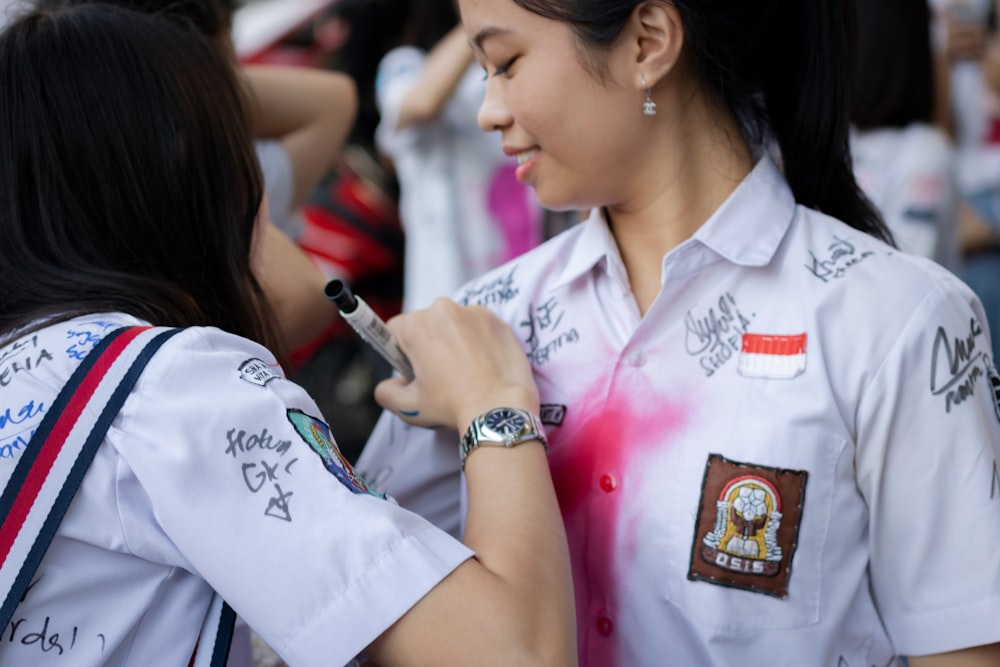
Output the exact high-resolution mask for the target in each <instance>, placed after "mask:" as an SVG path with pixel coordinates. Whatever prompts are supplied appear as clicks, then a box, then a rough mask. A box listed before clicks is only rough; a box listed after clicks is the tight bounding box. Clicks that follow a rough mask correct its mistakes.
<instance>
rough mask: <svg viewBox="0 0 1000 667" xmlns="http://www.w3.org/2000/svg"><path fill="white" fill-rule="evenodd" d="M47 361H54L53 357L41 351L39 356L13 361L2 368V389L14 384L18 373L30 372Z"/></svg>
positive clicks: (0, 379) (0, 375)
mask: <svg viewBox="0 0 1000 667" xmlns="http://www.w3.org/2000/svg"><path fill="white" fill-rule="evenodd" d="M47 361H52V355H51V354H49V351H48V350H41V351H40V352H38V354H34V355H31V356H25V357H22V358H20V359H13V360H11V361H10V362H9V363H7V364H6V365H5V366H4V367H3V368H0V387H6V386H7V385H9V384H10V383H11V382H13V381H14V376H15V375H17V374H18V373H25V372H29V371H31V370H32V369H35V368H37V367H38V366H40V365H41V364H43V363H44V362H47Z"/></svg>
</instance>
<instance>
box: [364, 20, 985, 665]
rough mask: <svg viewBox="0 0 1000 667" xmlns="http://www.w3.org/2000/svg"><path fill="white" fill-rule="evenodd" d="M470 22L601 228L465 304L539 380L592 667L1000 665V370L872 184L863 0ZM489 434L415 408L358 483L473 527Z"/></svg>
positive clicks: (532, 138) (515, 111) (544, 174)
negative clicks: (881, 210)
mask: <svg viewBox="0 0 1000 667" xmlns="http://www.w3.org/2000/svg"><path fill="white" fill-rule="evenodd" d="M459 6H460V10H461V17H462V23H463V26H464V29H465V31H466V34H467V35H468V38H469V40H470V43H471V44H472V46H473V48H474V50H475V53H476V58H477V60H478V62H479V63H480V64H481V65H482V67H483V69H484V71H485V76H486V80H487V89H486V95H485V98H484V101H483V104H482V107H481V109H480V111H479V124H480V126H481V127H482V128H483V129H484V130H486V131H495V132H499V133H500V134H501V135H502V138H503V147H504V150H505V152H506V153H508V154H510V155H516V156H517V159H518V162H519V167H518V170H517V176H518V178H519V179H520V180H521V181H522V182H524V183H527V184H529V185H531V186H532V187H533V188H534V189H535V192H536V194H537V196H538V198H539V200H540V201H541V202H542V204H543V205H545V206H546V207H549V208H552V209H589V210H590V215H589V217H588V218H587V220H586V221H584V222H581V223H580V224H579V225H577V226H576V227H574V228H571V229H569V230H567V231H566V232H564V233H563V234H561V235H559V236H557V237H555V238H554V239H551V240H550V241H548V242H547V243H545V244H543V245H542V246H540V247H539V248H537V249H535V250H533V251H531V252H529V253H528V254H526V255H524V256H523V257H521V258H518V259H516V260H514V261H512V262H510V263H509V264H507V265H506V266H503V267H500V268H499V269H496V270H494V271H492V272H490V273H488V274H487V275H485V276H483V277H482V278H480V279H477V280H474V281H472V282H471V283H469V284H468V285H466V286H465V287H464V288H462V289H461V290H459V292H458V293H456V295H455V297H456V299H457V300H458V301H459V302H460V303H464V304H480V305H484V306H486V307H488V308H490V309H491V310H493V311H494V312H495V313H497V314H498V315H499V317H500V318H501V319H503V320H504V321H506V322H507V323H508V324H509V325H510V326H511V328H512V329H513V330H514V331H515V333H516V334H517V335H518V336H519V338H520V341H521V348H522V350H523V352H524V353H525V354H526V355H527V357H528V359H529V361H530V362H531V365H532V369H533V373H534V378H535V381H536V383H537V385H538V389H539V392H540V395H541V404H542V413H541V420H542V422H543V424H544V425H545V427H546V430H547V436H548V440H549V447H548V458H549V467H550V470H551V474H552V477H553V481H554V483H555V488H556V493H557V495H558V497H559V501H560V508H561V511H562V517H563V521H564V524H565V526H566V530H567V534H568V537H569V545H570V552H571V558H572V565H573V574H574V585H575V599H576V612H577V646H578V653H579V656H580V660H581V663H582V664H584V665H589V666H592V667H613V666H628V667H636V666H638V667H643V666H647V665H649V666H654V665H663V664H667V663H669V664H675V665H684V666H685V667H698V666H705V667H709V666H713V665H744V666H750V665H753V666H756V665H774V664H787V665H810V666H813V665H825V666H830V667H841V666H845V665H865V666H869V665H880V666H881V665H901V664H903V663H902V656H909V664H910V665H912V666H913V667H921V666H924V667H925V666H927V665H941V664H948V665H964V664H967V665H974V664H997V660H1000V648H998V644H997V642H1000V625H998V624H997V623H996V618H997V617H998V615H1000V587H998V586H997V585H996V582H997V581H1000V559H997V558H996V557H995V554H996V553H997V552H998V550H1000V522H998V521H997V512H998V511H1000V477H997V465H998V464H997V461H998V459H1000V406H998V403H997V397H998V388H1000V375H998V374H997V371H996V369H995V367H994V363H993V360H992V359H991V358H990V353H989V350H990V332H989V330H988V327H987V325H986V319H985V316H984V313H983V309H982V306H981V304H980V303H979V301H978V300H977V299H976V297H975V295H974V294H973V293H972V292H971V291H970V290H969V289H968V288H967V287H966V286H965V285H964V284H963V283H961V282H960V281H959V280H958V279H956V278H955V277H954V276H952V275H951V274H949V273H948V272H946V271H945V270H944V269H942V268H941V267H940V266H938V265H936V264H933V263H931V262H929V261H927V260H924V259H922V258H918V257H913V256H910V255H907V254H904V253H902V252H900V251H899V250H897V249H896V248H895V247H894V245H893V242H892V237H891V234H890V233H889V231H888V230H887V228H886V226H885V224H884V223H883V221H882V220H881V219H880V217H879V215H878V214H877V213H876V212H875V210H874V209H873V208H872V206H871V205H870V203H869V202H868V201H867V200H866V198H865V197H864V196H863V195H862V193H861V191H860V190H859V188H858V185H857V184H856V183H855V180H854V177H853V175H852V169H851V162H850V157H849V153H848V129H849V125H848V109H849V103H850V100H849V93H850V91H851V81H850V80H849V78H850V74H851V72H852V68H853V63H852V59H853V57H854V50H853V46H852V36H851V31H852V28H853V14H852V12H853V5H852V3H849V2H841V1H839V0H808V1H807V2H802V1H801V0H787V1H784V2H779V1H777V0H774V1H770V2H766V1H753V0H740V1H738V2H737V1H735V0H459ZM887 38H889V36H887ZM394 382H398V383H400V384H402V383H403V382H404V381H403V380H401V379H396V380H394ZM417 382H418V383H419V378H418V380H417ZM459 435H460V434H457V433H455V432H450V431H448V430H447V429H436V430H421V429H412V428H405V427H404V425H403V424H402V423H401V422H400V421H399V419H398V417H396V416H395V415H392V414H389V413H386V414H385V415H383V417H382V419H381V421H380V422H379V425H378V426H377V427H376V430H375V432H374V433H373V435H372V437H371V439H370V440H369V443H368V445H367V447H366V449H365V451H364V452H363V454H362V457H361V459H360V461H359V468H360V469H361V470H362V471H363V472H365V473H366V476H367V478H368V479H370V480H372V481H373V483H375V484H376V486H377V487H378V488H379V489H380V490H383V491H387V492H388V493H390V494H392V495H393V496H395V497H396V498H397V500H398V501H399V502H400V503H401V504H402V505H403V506H405V507H409V508H411V509H415V510H417V511H418V512H420V513H423V514H424V515H426V516H428V517H429V518H431V520H432V521H434V522H435V523H437V524H438V525H440V526H442V527H444V528H445V529H447V530H449V531H451V532H453V533H454V534H460V533H461V532H462V531H463V526H464V525H465V519H464V517H465V512H466V510H469V511H472V512H476V511H481V510H482V508H477V505H476V503H474V502H469V501H468V500H466V499H465V493H464V488H465V487H464V485H463V484H462V481H461V475H462V470H461V466H460V464H459V463H458V462H457V461H454V458H453V456H451V452H452V451H453V447H454V443H455V442H456V441H458V436H459ZM483 437H484V436H483V435H482V433H481V432H479V433H476V432H470V433H469V434H467V435H466V436H465V438H464V440H463V448H468V447H469V446H473V445H474V443H476V442H478V441H479V440H482V439H483ZM487 440H488V438H487ZM511 481H513V480H511ZM527 546H529V547H530V545H527ZM941 654H947V656H943V655H941Z"/></svg>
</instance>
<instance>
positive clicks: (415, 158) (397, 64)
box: [375, 0, 542, 310]
mask: <svg viewBox="0 0 1000 667" xmlns="http://www.w3.org/2000/svg"><path fill="white" fill-rule="evenodd" d="M400 5H402V7H400ZM396 11H402V12H405V13H406V17H407V18H406V21H405V22H404V24H403V25H402V26H401V34H400V36H399V40H398V45H397V46H396V47H395V48H393V49H391V50H390V51H389V52H388V53H387V54H385V56H384V57H383V58H382V59H381V60H380V62H379V66H378V71H377V74H376V80H375V95H376V100H377V104H378V110H379V113H380V122H379V125H378V128H377V130H376V133H375V141H376V146H377V148H378V149H379V150H380V151H382V152H383V153H384V154H385V155H386V156H387V157H388V158H389V160H391V163H392V165H393V167H394V169H395V175H396V179H397V181H398V183H399V208H400V220H401V223H402V225H403V230H404V235H405V244H406V245H405V256H404V268H403V310H412V309H416V308H422V307H425V306H428V305H430V303H431V302H432V301H433V300H434V299H435V298H436V297H439V296H451V295H453V294H454V293H455V291H456V290H457V289H458V288H459V287H461V285H463V284H464V283H465V282H466V281H467V280H469V279H471V278H472V277H474V276H478V275H480V274H482V273H483V272H485V271H487V270H489V269H491V268H493V267H495V266H498V265H500V264H502V263H503V262H505V261H507V260H509V259H511V258H513V257H516V256H518V255H520V254H521V253H523V252H524V251H525V250H529V249H530V248H532V247H534V246H536V245H537V244H538V243H539V242H541V240H542V209H541V207H540V205H538V204H537V201H536V200H535V198H534V195H533V193H532V192H531V191H530V190H529V189H528V188H525V187H524V186H522V185H521V184H520V183H518V181H517V179H516V177H515V175H514V174H515V170H516V168H517V163H516V161H515V160H514V158H513V157H510V156H505V155H504V154H503V151H502V147H501V141H500V137H499V136H496V135H491V134H487V133H485V132H483V131H482V130H481V129H480V128H479V126H478V125H477V123H476V114H477V112H478V109H479V105H480V103H481V102H482V99H483V94H484V91H485V89H486V83H485V80H484V76H483V70H482V68H481V67H479V66H478V65H477V64H476V63H475V62H474V60H473V56H472V50H471V49H470V48H469V44H468V38H467V37H466V35H465V34H464V32H463V31H462V29H461V26H460V25H459V24H458V15H457V11H456V8H455V4H454V3H453V2H452V0H408V2H405V3H396Z"/></svg>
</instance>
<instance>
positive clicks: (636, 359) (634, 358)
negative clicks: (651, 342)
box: [628, 350, 646, 368]
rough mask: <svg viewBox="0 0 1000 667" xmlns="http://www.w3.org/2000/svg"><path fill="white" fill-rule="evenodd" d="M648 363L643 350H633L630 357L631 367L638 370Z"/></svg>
mask: <svg viewBox="0 0 1000 667" xmlns="http://www.w3.org/2000/svg"><path fill="white" fill-rule="evenodd" d="M645 363H646V353H645V352H643V351H642V350H633V351H632V352H630V353H629V355H628V364H629V366H635V367H636V368H638V367H639V366H642V365H643V364H645Z"/></svg>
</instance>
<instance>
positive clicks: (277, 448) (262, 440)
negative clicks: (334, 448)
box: [226, 428, 299, 521]
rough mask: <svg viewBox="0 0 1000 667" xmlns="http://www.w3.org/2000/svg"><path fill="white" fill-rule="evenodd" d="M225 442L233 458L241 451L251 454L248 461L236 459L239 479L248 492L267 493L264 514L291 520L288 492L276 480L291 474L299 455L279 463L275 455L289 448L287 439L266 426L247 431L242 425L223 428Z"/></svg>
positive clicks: (290, 443) (240, 453) (282, 454)
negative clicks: (251, 456) (278, 435)
mask: <svg viewBox="0 0 1000 667" xmlns="http://www.w3.org/2000/svg"><path fill="white" fill-rule="evenodd" d="M226 442H227V445H226V455H227V456H229V455H231V456H232V457H233V458H234V459H236V458H243V456H242V455H245V454H251V455H255V456H254V459H253V460H252V461H247V460H244V461H243V462H241V463H240V473H241V475H242V477H243V483H244V484H245V485H246V487H247V489H249V491H250V492H251V493H253V494H258V493H261V492H264V493H265V495H269V497H268V500H267V506H266V507H265V509H264V515H265V516H270V517H275V518H278V519H281V520H283V521H291V520H292V515H291V509H290V508H289V505H288V499H289V498H291V496H292V492H291V491H288V492H284V491H282V490H281V487H280V486H279V480H282V479H285V480H289V479H290V478H291V476H292V465H293V464H294V463H295V462H296V461H298V460H299V459H298V457H296V458H293V459H292V460H290V461H288V462H287V463H284V465H283V466H282V463H281V462H280V461H276V460H275V457H281V456H284V455H285V454H286V453H287V452H288V450H289V449H291V446H292V442H291V440H282V439H280V438H276V437H274V436H273V435H272V434H271V433H270V432H268V430H267V428H263V429H261V431H260V433H252V434H249V435H248V434H247V432H246V431H245V430H243V429H236V428H231V429H229V431H227V432H226ZM268 457H270V460H269V459H268ZM247 458H249V457H247Z"/></svg>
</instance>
